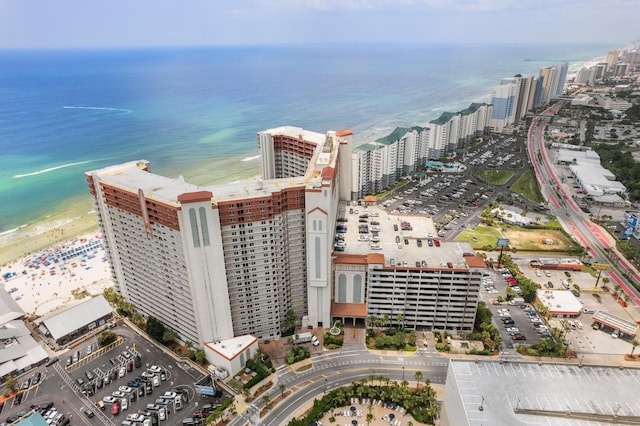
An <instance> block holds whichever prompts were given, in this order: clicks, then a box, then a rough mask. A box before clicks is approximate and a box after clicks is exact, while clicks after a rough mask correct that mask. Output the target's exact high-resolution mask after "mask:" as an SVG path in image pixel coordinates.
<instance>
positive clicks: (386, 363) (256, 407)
mask: <svg viewBox="0 0 640 426" xmlns="http://www.w3.org/2000/svg"><path fill="white" fill-rule="evenodd" d="M312 362H313V364H312V367H311V368H309V369H308V370H304V371H300V372H294V371H292V370H291V369H289V367H287V366H282V367H280V368H278V370H277V373H278V381H277V383H276V384H275V385H274V386H273V388H272V389H271V391H269V392H267V393H266V395H268V396H269V398H270V399H271V400H274V399H275V398H277V397H278V396H279V395H280V390H279V386H280V385H281V384H283V385H285V387H286V389H290V390H292V391H293V394H292V395H291V396H289V397H287V398H286V399H285V400H284V401H283V402H281V403H280V404H279V405H278V406H277V408H276V409H274V410H271V411H270V412H269V413H268V414H267V415H266V416H265V417H264V418H263V419H260V418H259V413H260V410H261V409H262V408H263V407H264V401H263V400H262V398H261V397H260V398H258V399H256V400H255V401H253V402H252V403H251V404H249V405H248V406H247V407H246V409H244V410H242V412H241V413H239V414H238V415H237V416H236V418H234V419H233V420H232V421H231V423H230V424H231V425H236V426H239V425H244V424H247V423H249V424H252V425H271V424H286V423H287V422H288V421H289V420H290V419H291V418H292V417H293V416H294V415H296V413H297V412H298V411H299V410H300V408H301V407H303V406H304V405H305V404H306V403H307V402H309V401H312V400H313V399H314V398H316V397H319V396H322V394H323V393H324V392H328V391H330V390H332V389H335V388H337V387H340V386H344V385H348V384H350V383H352V382H354V381H358V380H360V379H362V378H368V377H369V376H372V375H383V376H385V377H389V378H390V379H392V380H403V379H404V380H407V381H409V382H411V381H415V373H416V371H420V372H422V376H423V379H422V383H424V381H425V380H427V379H428V380H430V381H431V382H433V383H438V384H444V382H445V379H446V376H447V366H448V359H447V358H446V357H442V356H440V355H439V354H438V353H436V352H428V351H426V350H425V349H424V348H421V349H419V350H418V352H417V353H416V354H414V355H408V356H403V355H378V354H372V353H370V352H369V351H368V350H366V349H365V348H364V347H363V346H362V345H345V347H344V348H343V350H342V351H341V352H340V353H338V354H319V355H316V356H313V357H312ZM239 411H240V410H239Z"/></svg>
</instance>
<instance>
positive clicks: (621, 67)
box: [613, 64, 629, 77]
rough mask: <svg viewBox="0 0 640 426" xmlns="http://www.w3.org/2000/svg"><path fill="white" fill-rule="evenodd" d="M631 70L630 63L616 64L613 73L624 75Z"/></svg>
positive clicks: (619, 75) (617, 75)
mask: <svg viewBox="0 0 640 426" xmlns="http://www.w3.org/2000/svg"><path fill="white" fill-rule="evenodd" d="M628 72H629V64H616V66H615V68H614V71H613V75H614V76H616V77H623V76H625V75H627V73H628Z"/></svg>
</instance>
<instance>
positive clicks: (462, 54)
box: [0, 44, 616, 235]
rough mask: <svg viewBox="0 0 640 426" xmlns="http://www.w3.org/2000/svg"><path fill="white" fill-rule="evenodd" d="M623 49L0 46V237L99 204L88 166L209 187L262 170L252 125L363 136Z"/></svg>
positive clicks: (415, 122) (414, 121) (415, 121)
mask: <svg viewBox="0 0 640 426" xmlns="http://www.w3.org/2000/svg"><path fill="white" fill-rule="evenodd" d="M615 47H616V46H603V45H580V46H575V45H571V46H563V45H554V46H535V45H524V46H522V45H473V44H469V45H443V44H441V45H417V44H416V45H411V44H407V45H292V46H270V47H209V48H166V49H119V50H109V49H101V50H5V51H0V235H2V234H8V233H11V232H14V231H15V230H16V229H17V228H19V227H21V226H24V225H26V224H34V223H38V222H43V221H46V220H47V218H49V217H52V216H53V215H56V216H57V217H61V216H62V217H64V216H69V217H72V216H74V215H77V214H78V212H82V213H86V212H87V211H88V210H91V208H92V207H91V201H90V197H89V194H88V190H87V185H86V181H85V177H84V174H83V173H84V172H85V171H87V170H92V169H97V168H101V167H105V166H107V165H111V164H117V163H122V162H126V161H130V160H135V159H146V160H149V161H150V162H151V168H152V171H153V172H155V173H159V174H162V175H167V176H174V177H175V176H178V175H183V176H184V177H185V179H186V180H187V181H190V182H193V183H196V184H214V183H220V182H228V181H235V180H239V179H245V178H249V177H252V176H256V175H258V174H259V166H258V161H257V155H258V147H257V137H256V133H257V132H259V131H261V130H265V129H268V128H273V127H278V126H283V125H292V126H298V127H302V128H305V129H308V130H313V131H317V132H321V133H324V132H326V131H328V130H340V129H345V128H350V129H352V130H353V131H354V139H355V141H356V143H358V144H359V143H363V142H367V141H371V140H374V139H376V138H378V137H381V136H385V135H386V134H388V133H389V132H391V131H392V130H393V129H394V128H395V127H396V126H414V125H425V124H427V123H428V122H429V120H431V119H434V118H436V117H438V116H439V115H440V114H441V113H442V112H444V111H457V110H460V109H462V108H465V107H466V106H468V104H469V103H471V102H483V101H487V102H488V101H490V94H491V91H492V88H493V86H495V85H497V84H498V83H499V79H500V78H501V77H507V76H512V75H514V74H516V73H521V74H526V73H532V74H536V75H537V73H538V71H539V69H540V68H541V67H544V66H548V65H552V64H554V63H559V62H569V63H570V64H573V66H574V67H575V66H577V64H579V63H582V62H585V61H589V60H592V59H593V58H595V57H601V56H603V55H605V54H606V52H607V51H608V50H611V49H612V48H615Z"/></svg>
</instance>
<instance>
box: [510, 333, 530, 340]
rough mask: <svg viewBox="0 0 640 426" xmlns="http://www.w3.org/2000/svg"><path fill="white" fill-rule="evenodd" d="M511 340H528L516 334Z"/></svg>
mask: <svg viewBox="0 0 640 426" xmlns="http://www.w3.org/2000/svg"><path fill="white" fill-rule="evenodd" d="M511 340H527V339H526V338H525V337H524V336H523V335H522V334H514V335H513V336H511Z"/></svg>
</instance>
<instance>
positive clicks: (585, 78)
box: [574, 67, 596, 86]
mask: <svg viewBox="0 0 640 426" xmlns="http://www.w3.org/2000/svg"><path fill="white" fill-rule="evenodd" d="M595 73H596V68H595V67H591V68H580V69H579V70H578V72H576V77H575V79H574V81H575V82H576V83H579V84H586V85H589V86H593V83H594V82H595Z"/></svg>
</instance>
